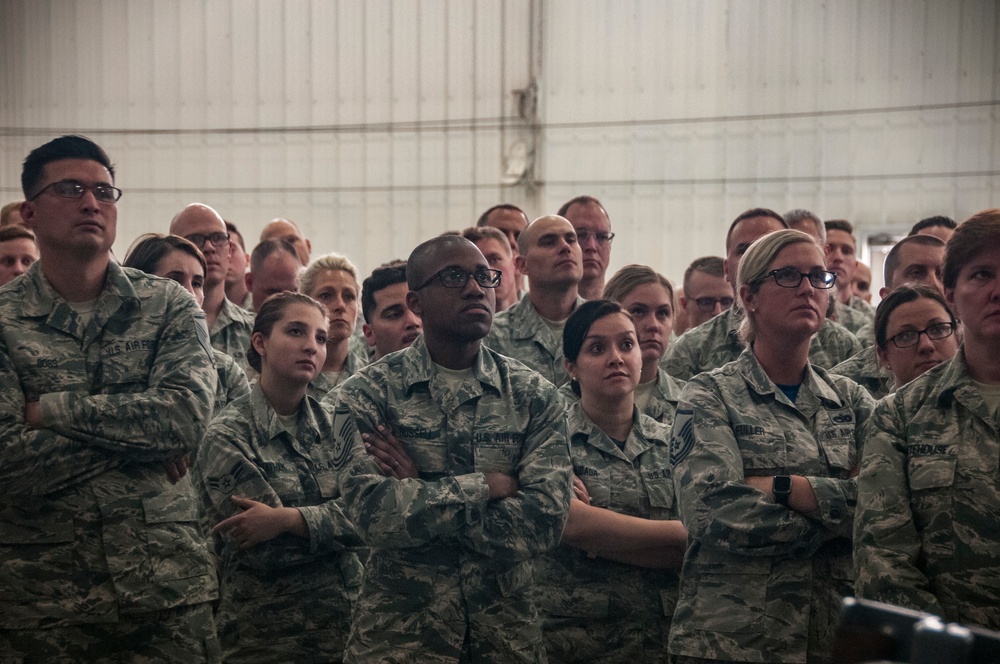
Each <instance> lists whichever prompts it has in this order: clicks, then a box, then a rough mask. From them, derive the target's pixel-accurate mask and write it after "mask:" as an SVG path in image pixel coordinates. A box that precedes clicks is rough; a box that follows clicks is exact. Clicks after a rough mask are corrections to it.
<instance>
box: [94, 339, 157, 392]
mask: <svg viewBox="0 0 1000 664" xmlns="http://www.w3.org/2000/svg"><path fill="white" fill-rule="evenodd" d="M136 343H137V342H136ZM116 348H117V346H116ZM151 364H152V358H151V356H150V354H149V353H143V352H134V351H133V352H129V353H120V354H118V355H115V356H112V357H105V358H102V361H101V364H100V365H99V368H98V372H99V375H98V377H97V380H96V381H95V383H96V384H97V385H98V391H99V392H100V393H101V394H128V393H135V392H143V391H145V390H146V389H147V388H148V387H149V368H150V366H151Z"/></svg>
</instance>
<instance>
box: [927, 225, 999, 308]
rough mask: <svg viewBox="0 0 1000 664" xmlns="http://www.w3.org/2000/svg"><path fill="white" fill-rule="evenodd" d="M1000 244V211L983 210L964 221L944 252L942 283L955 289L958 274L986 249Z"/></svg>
mask: <svg viewBox="0 0 1000 664" xmlns="http://www.w3.org/2000/svg"><path fill="white" fill-rule="evenodd" d="M998 243H1000V209H997V208H992V209H990V210H983V211H982V212H977V213H976V214H974V215H972V216H971V217H969V218H968V219H967V220H965V221H963V222H962V223H961V224H959V225H958V228H956V229H955V234H954V235H952V236H951V239H950V240H948V244H947V245H945V250H944V271H943V274H942V275H941V282H942V283H943V284H944V287H945V288H954V287H955V284H957V283H958V273H959V272H961V271H962V268H963V267H964V266H965V265H967V264H968V263H969V262H970V261H972V259H973V258H975V257H976V256H977V255H978V254H979V253H980V252H982V251H983V250H985V249H990V248H992V247H995V246H997V244H998Z"/></svg>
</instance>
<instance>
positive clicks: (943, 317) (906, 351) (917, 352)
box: [877, 297, 958, 387]
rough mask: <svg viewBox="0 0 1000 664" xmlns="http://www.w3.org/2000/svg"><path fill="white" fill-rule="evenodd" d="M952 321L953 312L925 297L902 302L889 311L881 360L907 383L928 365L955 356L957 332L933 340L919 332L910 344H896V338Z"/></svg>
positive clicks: (900, 382) (900, 384)
mask: <svg viewBox="0 0 1000 664" xmlns="http://www.w3.org/2000/svg"><path fill="white" fill-rule="evenodd" d="M949 323H951V316H949V315H948V312H947V311H945V308H944V307H942V306H941V304H940V303H939V302H936V301H934V300H932V299H930V298H926V297H922V298H920V299H919V300H914V301H912V302H907V303H905V304H901V305H899V306H898V307H896V308H895V309H894V310H893V312H892V313H891V314H889V321H888V324H887V325H886V328H885V338H886V339H887V341H886V342H885V348H879V349H878V350H877V352H878V356H879V359H880V360H881V361H882V364H884V365H885V367H886V368H887V369H889V371H891V372H892V375H893V377H894V378H895V379H896V386H897V387H902V386H903V385H906V384H907V383H909V382H910V381H911V380H913V379H914V378H916V377H917V376H920V375H921V374H923V373H924V372H925V371H927V370H928V369H933V368H934V367H936V366H937V365H939V364H941V363H942V362H945V361H947V360H950V359H951V358H952V357H954V356H955V353H957V352H958V335H957V334H952V335H951V336H948V337H945V338H944V339H937V340H934V339H931V338H930V337H929V336H927V335H926V334H920V335H919V336H918V337H917V343H916V344H914V345H913V346H909V347H907V348H899V347H897V345H896V344H895V343H893V338H894V337H896V335H898V334H902V333H904V332H922V331H924V330H927V329H928V328H932V327H934V326H935V325H947V324H949ZM898 341H901V342H903V340H898ZM903 343H904V345H905V342H903Z"/></svg>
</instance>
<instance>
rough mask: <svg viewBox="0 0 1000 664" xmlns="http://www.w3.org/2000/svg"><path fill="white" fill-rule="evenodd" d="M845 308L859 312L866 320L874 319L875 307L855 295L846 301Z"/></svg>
mask: <svg viewBox="0 0 1000 664" xmlns="http://www.w3.org/2000/svg"><path fill="white" fill-rule="evenodd" d="M847 306H848V307H849V308H851V309H853V310H855V311H860V312H861V313H863V314H864V315H865V318H867V319H868V320H873V319H874V318H875V307H873V306H872V305H871V304H869V303H868V302H865V301H864V300H862V299H861V298H860V297H858V296H857V295H851V299H850V300H848V301H847Z"/></svg>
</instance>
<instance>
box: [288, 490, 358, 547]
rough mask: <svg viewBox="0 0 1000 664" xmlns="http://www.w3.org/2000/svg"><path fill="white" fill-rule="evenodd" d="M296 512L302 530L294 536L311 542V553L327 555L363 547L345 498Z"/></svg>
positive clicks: (299, 509)
mask: <svg viewBox="0 0 1000 664" xmlns="http://www.w3.org/2000/svg"><path fill="white" fill-rule="evenodd" d="M295 511H296V512H298V513H299V515H300V519H301V522H302V530H301V532H299V531H295V532H294V533H293V534H295V535H298V536H299V537H304V538H306V539H308V540H309V550H310V552H312V553H326V552H331V551H340V550H341V549H343V548H344V547H351V546H360V545H361V539H360V538H359V537H358V533H357V530H356V529H355V528H354V524H353V523H352V522H351V520H350V518H349V517H348V516H347V512H346V505H345V504H344V500H343V498H335V499H333V500H328V501H326V502H325V503H322V504H320V505H310V506H307V507H299V508H297V509H296V510H295Z"/></svg>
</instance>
